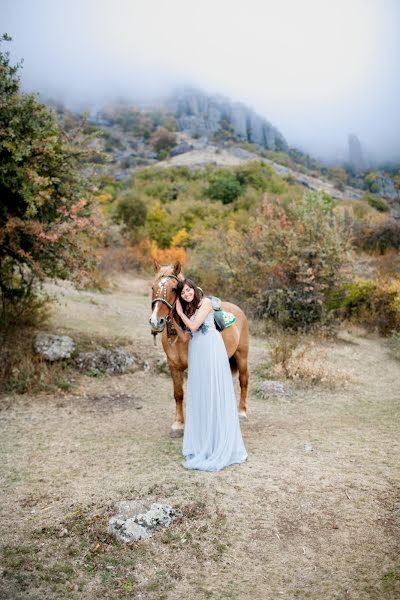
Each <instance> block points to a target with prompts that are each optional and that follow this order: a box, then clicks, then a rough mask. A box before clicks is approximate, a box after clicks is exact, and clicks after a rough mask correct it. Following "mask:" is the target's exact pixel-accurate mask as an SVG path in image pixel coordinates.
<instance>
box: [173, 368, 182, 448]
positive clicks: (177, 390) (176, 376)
mask: <svg viewBox="0 0 400 600" xmlns="http://www.w3.org/2000/svg"><path fill="white" fill-rule="evenodd" d="M170 371H171V375H172V381H173V383H174V397H175V403H176V412H175V421H174V423H173V424H172V427H171V436H172V437H181V436H182V435H183V429H184V417H183V371H179V370H178V369H174V368H172V369H170Z"/></svg>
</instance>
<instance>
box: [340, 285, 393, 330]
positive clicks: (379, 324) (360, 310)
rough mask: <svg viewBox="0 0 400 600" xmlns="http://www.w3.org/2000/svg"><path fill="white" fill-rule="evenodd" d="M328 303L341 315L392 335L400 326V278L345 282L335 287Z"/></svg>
mask: <svg viewBox="0 0 400 600" xmlns="http://www.w3.org/2000/svg"><path fill="white" fill-rule="evenodd" d="M329 305H330V307H331V308H332V309H334V310H335V311H336V313H337V314H338V316H339V317H341V318H345V319H349V320H352V321H354V322H357V323H361V324H363V325H365V326H366V327H368V328H369V329H376V330H377V331H378V332H379V333H380V334H382V335H389V334H390V333H392V332H394V331H399V330H400V278H399V277H397V278H395V279H391V280H380V279H379V280H377V281H368V280H365V281H358V282H346V283H344V284H342V285H341V286H340V287H339V288H337V289H336V290H333V291H332V293H331V295H330V298H329Z"/></svg>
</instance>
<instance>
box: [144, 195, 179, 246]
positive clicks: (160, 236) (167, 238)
mask: <svg viewBox="0 0 400 600" xmlns="http://www.w3.org/2000/svg"><path fill="white" fill-rule="evenodd" d="M172 225H173V224H172V219H171V215H170V214H169V213H168V212H167V211H166V210H165V209H164V208H163V207H162V206H161V204H160V202H156V203H155V204H153V206H151V207H150V208H149V210H148V212H147V217H146V229H147V231H148V233H149V237H150V239H151V240H154V241H155V242H157V244H158V245H159V246H160V247H161V248H167V247H169V245H170V243H171V238H172V236H173V233H174V232H173V230H172Z"/></svg>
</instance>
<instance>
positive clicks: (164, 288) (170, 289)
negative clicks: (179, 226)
mask: <svg viewBox="0 0 400 600" xmlns="http://www.w3.org/2000/svg"><path fill="white" fill-rule="evenodd" d="M154 268H155V271H156V276H155V278H154V281H153V284H152V288H151V289H152V296H151V308H152V313H151V317H150V319H149V323H150V327H151V332H152V333H153V334H156V333H161V332H162V331H163V329H164V327H165V325H166V322H167V317H168V315H169V313H170V312H171V310H172V308H173V306H174V304H175V301H176V284H177V282H178V281H180V280H182V279H183V276H182V275H181V274H180V271H181V263H180V262H179V261H177V262H176V263H175V264H174V265H164V266H161V265H160V264H159V263H158V262H156V261H154Z"/></svg>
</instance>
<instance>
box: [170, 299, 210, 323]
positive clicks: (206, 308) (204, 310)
mask: <svg viewBox="0 0 400 600" xmlns="http://www.w3.org/2000/svg"><path fill="white" fill-rule="evenodd" d="M211 311H212V303H211V300H210V298H203V301H202V303H201V306H200V308H199V312H198V313H197V315H196V318H195V319H194V320H193V321H191V320H190V319H189V318H188V317H187V316H186V315H185V314H184V312H183V311H182V314H181V315H179V316H180V318H181V319H182V321H183V322H184V323H185V325H186V326H187V327H188V328H189V329H190V331H197V330H198V328H199V327H200V325H201V324H202V323H204V320H205V318H206V316H207V315H208V313H210V312H211ZM178 314H179V313H178Z"/></svg>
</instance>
